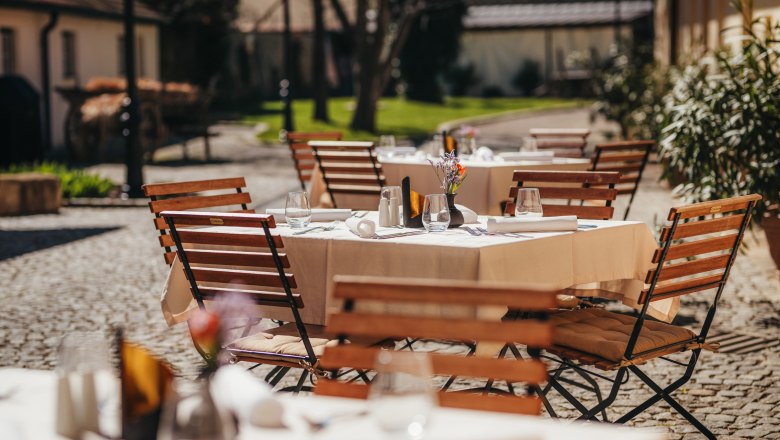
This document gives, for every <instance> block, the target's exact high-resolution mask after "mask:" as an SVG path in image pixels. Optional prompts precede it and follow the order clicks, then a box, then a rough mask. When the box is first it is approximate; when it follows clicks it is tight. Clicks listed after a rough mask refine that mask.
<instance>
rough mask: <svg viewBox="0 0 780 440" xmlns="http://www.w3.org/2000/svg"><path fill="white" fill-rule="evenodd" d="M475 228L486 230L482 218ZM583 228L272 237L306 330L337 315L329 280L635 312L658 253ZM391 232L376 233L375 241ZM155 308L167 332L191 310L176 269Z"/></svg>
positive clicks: (668, 314)
mask: <svg viewBox="0 0 780 440" xmlns="http://www.w3.org/2000/svg"><path fill="white" fill-rule="evenodd" d="M375 215H376V213H371V214H370V216H375ZM369 218H370V217H369ZM480 221H481V222H482V223H483V224H484V223H485V221H486V218H485V217H480ZM587 223H589V224H596V225H598V228H596V229H589V230H585V231H577V232H558V233H552V232H551V233H530V234H527V235H529V236H531V237H533V238H510V237H504V236H479V237H475V236H471V235H468V234H467V233H466V232H465V231H463V230H448V231H447V232H444V233H437V234H422V235H414V236H407V237H402V238H394V239H386V240H374V239H362V238H359V237H357V236H356V235H354V234H352V233H351V232H349V231H348V230H346V227H345V226H344V225H343V224H342V225H340V226H339V227H338V228H336V229H334V230H332V231H326V232H311V233H308V234H305V235H299V236H293V235H291V233H292V230H291V229H289V228H287V227H284V226H282V227H280V228H279V229H278V231H279V233H280V235H282V236H283V237H284V243H285V251H286V252H288V254H289V258H290V262H291V266H292V268H291V272H292V273H293V274H294V275H295V278H296V280H297V283H298V288H297V289H296V290H297V291H298V292H299V293H300V294H301V295H302V297H303V300H304V304H305V307H304V308H303V309H302V310H301V315H302V317H303V320H304V321H305V322H307V323H310V324H324V323H325V318H326V316H327V313H328V312H333V311H336V310H337V309H338V307H339V304H337V303H336V302H335V301H333V300H331V289H332V286H331V284H332V282H331V281H332V279H333V277H334V276H335V275H369V276H385V277H409V278H427V279H441V280H469V281H482V282H495V283H508V284H523V285H527V284H538V285H543V286H547V287H550V288H555V289H563V288H567V287H571V286H575V285H583V284H585V283H590V286H593V287H602V288H607V289H609V290H612V291H614V292H618V293H620V294H621V295H622V300H623V302H624V303H625V304H626V305H628V306H631V307H635V308H636V307H638V305H637V303H636V299H637V297H638V295H639V292H640V290H641V289H642V286H643V283H642V281H641V280H642V279H644V277H645V274H646V273H647V270H648V269H650V268H651V267H652V265H651V263H650V259H651V256H652V253H653V251H654V250H655V248H656V242H655V240H654V238H653V235H652V234H651V232H650V229H649V228H648V227H647V226H646V225H645V224H644V223H640V222H618V221H609V222H607V221H595V220H588V221H587ZM397 231H398V229H387V228H380V229H379V230H378V233H380V234H382V233H390V232H397ZM161 301H162V309H163V314H164V316H165V319H166V321H167V322H168V324H169V325H173V324H176V323H178V322H183V321H185V320H186V319H187V317H188V314H189V313H190V311H191V310H193V309H194V308H195V307H196V304H195V302H194V300H192V296H191V294H190V290H189V287H188V284H187V282H186V279H185V276H184V272H183V270H182V265H181V264H180V263H179V262H178V261H176V262H174V265H173V267H172V268H171V272H170V275H169V277H168V280H167V282H166V285H165V288H164V291H163V295H162V299H161ZM678 308H679V301H678V300H676V299H672V300H665V301H658V302H655V303H652V306H651V309H650V314H651V315H652V316H654V317H656V318H659V319H663V320H666V321H670V320H671V319H672V318H673V317H674V315H675V314H676V313H677V310H678ZM259 309H260V313H261V315H262V316H265V317H270V318H274V319H282V320H290V319H291V317H290V315H289V312H286V311H284V310H281V309H276V308H275V309H269V308H262V307H259ZM459 310H460V309H459ZM452 313H454V310H453V311H452ZM460 313H466V312H465V311H461V312H460ZM489 314H490V315H491V316H492V315H493V314H494V312H490V313H489ZM480 315H483V314H482V313H480Z"/></svg>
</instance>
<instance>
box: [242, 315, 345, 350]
mask: <svg viewBox="0 0 780 440" xmlns="http://www.w3.org/2000/svg"><path fill="white" fill-rule="evenodd" d="M306 330H307V333H308V335H309V342H311V347H312V349H314V354H315V355H316V356H317V357H319V356H322V352H323V351H324V350H325V347H330V346H334V345H338V342H339V341H338V340H336V339H330V338H327V337H324V336H325V332H324V327H323V326H320V325H307V326H306ZM227 348H228V349H238V350H248V351H255V352H260V353H274V354H286V355H292V356H301V357H306V356H307V355H308V354H307V353H306V347H305V346H304V345H303V341H302V340H301V337H300V336H299V335H298V329H297V328H296V327H295V324H292V323H287V324H285V325H282V326H280V327H276V328H271V329H268V330H266V331H262V332H258V333H255V334H252V335H249V336H246V337H243V338H241V339H237V340H235V341H233V342H232V343H230V344H228V346H227Z"/></svg>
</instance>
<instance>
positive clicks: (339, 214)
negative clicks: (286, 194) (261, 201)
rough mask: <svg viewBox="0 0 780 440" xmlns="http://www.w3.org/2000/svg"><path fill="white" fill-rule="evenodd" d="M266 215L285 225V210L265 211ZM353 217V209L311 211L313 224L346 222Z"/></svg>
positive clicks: (272, 209)
mask: <svg viewBox="0 0 780 440" xmlns="http://www.w3.org/2000/svg"><path fill="white" fill-rule="evenodd" d="M265 213H266V214H273V216H274V220H275V221H276V223H284V222H286V221H287V220H285V219H284V208H271V209H266V210H265ZM351 215H352V210H351V209H319V208H315V209H312V210H311V221H313V222H332V221H335V220H346V219H348V218H349V216H351Z"/></svg>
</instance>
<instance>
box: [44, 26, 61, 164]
mask: <svg viewBox="0 0 780 440" xmlns="http://www.w3.org/2000/svg"><path fill="white" fill-rule="evenodd" d="M59 17H60V14H59V12H57V11H51V12H50V13H49V22H48V23H46V26H44V27H43V28H42V29H41V41H40V43H41V91H42V92H43V94H42V96H43V121H42V127H41V128H42V131H43V149H44V151H46V152H47V153H48V152H50V151H51V84H50V79H49V33H51V31H52V29H54V27H55V26H57V20H58V19H59Z"/></svg>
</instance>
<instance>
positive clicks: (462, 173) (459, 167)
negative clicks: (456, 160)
mask: <svg viewBox="0 0 780 440" xmlns="http://www.w3.org/2000/svg"><path fill="white" fill-rule="evenodd" d="M457 165H458V174H460V175H461V176H462V175H464V174H466V167H464V166H463V165H461V164H457Z"/></svg>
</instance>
